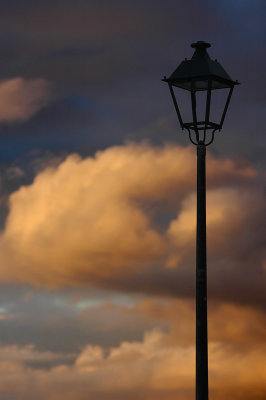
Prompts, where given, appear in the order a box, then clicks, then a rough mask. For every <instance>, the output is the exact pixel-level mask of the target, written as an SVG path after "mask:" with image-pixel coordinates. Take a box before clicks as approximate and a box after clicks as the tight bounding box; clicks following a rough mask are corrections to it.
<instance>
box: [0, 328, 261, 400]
mask: <svg viewBox="0 0 266 400" xmlns="http://www.w3.org/2000/svg"><path fill="white" fill-rule="evenodd" d="M209 350H210V351H209V352H210V359H209V368H210V392H211V394H212V395H215V396H216V397H217V398H221V394H222V395H223V396H228V395H229V393H230V398H231V399H232V400H238V399H239V394H240V392H241V394H242V398H243V399H248V398H250V397H249V396H252V398H253V399H254V400H261V399H262V398H263V393H264V394H265V383H264V382H265V368H264V357H263V353H262V351H261V350H259V349H257V350H253V351H250V352H247V353H239V352H232V351H231V349H230V348H228V347H227V346H225V345H223V344H221V343H214V342H213V343H210V346H209ZM2 353H3V354H4V357H3V358H2V359H1V363H0V370H1V384H0V391H2V392H3V391H4V392H5V393H6V394H8V395H9V396H12V395H13V396H16V395H18V393H19V394H20V398H22V399H24V398H28V399H31V398H32V399H33V398H36V397H38V398H40V399H41V400H42V399H45V400H55V399H59V398H62V397H64V398H66V399H68V400H72V399H76V398H79V399H85V398H91V397H93V398H95V399H97V400H98V399H107V398H108V399H110V398H111V399H117V400H119V399H122V398H125V396H126V397H127V398H130V399H131V398H132V399H133V398H137V399H139V400H149V399H151V398H155V399H157V398H158V399H159V398H162V397H163V398H164V399H166V400H172V399H173V398H174V396H175V398H179V399H182V400H191V399H192V398H193V396H194V367H195V365H194V364H195V348H194V346H177V345H169V344H168V345H167V344H165V342H164V334H163V333H162V332H160V331H158V330H153V331H150V332H146V333H145V335H144V338H143V340H142V341H135V342H128V341H124V342H122V343H120V345H119V346H117V347H113V348H111V349H110V350H109V351H108V352H107V353H106V352H105V351H104V349H103V348H102V347H100V346H91V345H87V346H86V347H85V348H84V349H83V350H82V351H81V352H80V354H79V355H78V356H77V357H76V359H75V362H74V363H73V364H72V365H71V366H69V365H67V364H65V363H64V362H63V363H62V364H61V365H59V366H56V367H53V368H50V369H48V370H45V369H34V368H32V367H29V366H27V365H26V363H25V361H26V360H27V354H28V357H29V359H30V360H31V359H35V360H36V359H38V358H39V359H41V360H43V359H46V358H47V357H48V358H49V357H52V356H51V355H50V354H47V353H44V354H42V352H40V351H37V350H35V349H34V348H33V347H31V346H28V347H26V348H21V349H18V352H17V359H15V358H14V353H13V349H11V353H12V357H11V358H12V360H11V361H8V360H7V359H6V357H8V353H9V349H5V348H3V352H2ZM251 365H252V368H250V366H251ZM128 396H129V397H128ZM219 396H220V397H219Z"/></svg>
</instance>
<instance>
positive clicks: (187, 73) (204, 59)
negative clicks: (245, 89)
mask: <svg viewBox="0 0 266 400" xmlns="http://www.w3.org/2000/svg"><path fill="white" fill-rule="evenodd" d="M210 46H211V45H210V44H209V43H206V42H202V41H199V42H197V43H192V45H191V47H193V48H194V49H195V52H194V54H193V56H192V58H191V60H187V59H185V60H184V61H182V62H181V64H180V65H179V66H178V67H177V68H176V70H175V71H174V72H173V73H172V75H170V77H169V78H166V77H164V79H163V81H164V82H167V83H168V85H169V89H170V92H171V95H172V99H173V102H174V106H175V109H176V112H177V116H178V119H179V122H180V125H181V128H182V129H184V128H185V129H187V130H188V133H189V137H190V140H191V141H192V142H193V143H194V144H199V143H200V142H203V143H204V144H205V145H209V144H210V143H211V142H212V141H213V138H214V133H215V131H217V130H219V131H220V130H221V129H222V126H223V122H224V118H225V115H226V112H227V108H228V106H229V102H230V99H231V96H232V93H233V89H234V86H235V85H237V84H238V81H233V80H232V79H231V78H230V76H229V75H228V74H227V72H226V71H225V70H224V68H223V67H222V66H221V64H220V63H219V62H218V61H217V60H211V58H210V57H209V55H208V53H207V50H206V49H207V48H209V47H210ZM178 90H179V91H180V90H186V91H189V92H190V97H191V110H192V115H191V120H188V121H185V120H184V116H182V115H181V111H180V106H179V101H178ZM217 90H219V91H221V90H222V91H223V95H224V105H223V107H222V109H221V110H220V118H219V119H218V121H217V119H216V121H215V120H214V117H213V116H212V110H211V101H212V97H213V96H215V94H216V93H215V92H216V91H217ZM199 95H200V96H199ZM202 95H205V99H204V96H202ZM199 97H200V99H199ZM219 99H220V96H219ZM203 101H204V103H205V104H203V105H202V104H200V106H201V109H202V111H204V112H203V113H202V115H201V116H199V115H198V113H197V108H198V107H199V102H201V103H202V102H203ZM215 111H217V110H215ZM191 130H193V131H194V132H195V139H194V138H193V139H192V135H191ZM208 131H211V135H210V137H209V138H208V139H207V133H208Z"/></svg>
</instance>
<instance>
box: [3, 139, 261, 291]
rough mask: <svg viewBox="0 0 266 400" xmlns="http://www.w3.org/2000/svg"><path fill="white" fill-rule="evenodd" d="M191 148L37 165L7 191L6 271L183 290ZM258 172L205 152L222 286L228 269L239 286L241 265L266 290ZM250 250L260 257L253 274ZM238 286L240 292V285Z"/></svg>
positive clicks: (119, 151)
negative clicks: (27, 179)
mask: <svg viewBox="0 0 266 400" xmlns="http://www.w3.org/2000/svg"><path fill="white" fill-rule="evenodd" d="M193 150H194V149H192V148H190V147H187V148H182V147H178V146H175V145H166V146H165V147H163V148H159V147H157V148H156V147H152V146H150V145H148V144H140V145H136V144H127V145H124V146H119V147H112V148H109V149H107V150H105V151H102V152H98V153H96V155H95V157H94V158H85V159H81V158H80V157H79V156H78V155H71V156H69V157H68V158H67V159H66V160H65V161H64V162H62V163H61V164H60V165H59V166H56V167H49V168H47V169H45V170H44V171H43V172H40V173H39V174H38V175H37V176H36V178H35V180H34V182H33V183H32V184H31V185H29V186H24V187H21V188H20V189H19V190H18V191H16V192H14V193H13V194H12V195H11V196H10V211H9V215H8V217H7V221H6V226H5V229H4V232H3V234H2V236H1V238H0V247H1V257H2V262H1V270H0V276H1V279H3V280H7V281H20V282H28V283H31V284H33V285H37V286H45V287H58V286H69V285H88V286H94V287H102V288H106V287H109V288H118V289H123V290H134V291H136V290H143V291H144V292H149V290H153V291H154V292H158V291H160V290H165V292H167V291H169V288H170V287H171V285H177V286H172V289H171V290H172V291H174V290H175V293H180V294H184V293H185V292H184V290H187V289H186V288H191V282H192V279H193V275H192V274H193V273H194V269H193V270H192V268H191V264H192V263H193V264H194V237H195V233H194V230H195V206H194V204H195V195H194V191H195V172H196V171H195V154H194V151H193ZM256 179H257V173H256V171H255V170H254V169H253V168H252V167H251V166H250V165H244V164H243V165H237V164H236V163H234V162H233V161H231V160H222V159H215V158H213V157H212V156H211V155H208V188H209V194H208V232H209V245H208V246H209V247H208V250H209V254H210V260H211V261H213V260H215V261H216V262H215V263H214V261H213V268H212V269H211V273H210V279H211V281H212V280H213V282H215V277H216V278H217V276H218V277H219V280H218V282H219V285H220V286H219V290H220V292H219V290H217V288H216V292H217V293H218V294H219V293H220V294H221V293H222V292H224V287H223V283H224V279H227V278H228V277H232V288H233V289H234V290H235V289H236V287H240V288H242V287H243V286H241V285H242V283H241V282H239V273H240V271H241V269H242V270H243V268H244V270H245V273H246V274H247V280H245V279H243V278H242V279H243V282H244V283H243V284H244V285H251V288H253V289H254V288H255V286H256V285H258V286H257V289H256V290H257V293H259V294H260V296H263V291H262V288H261V285H262V281H261V272H260V271H261V259H262V258H263V252H262V250H261V240H262V224H261V218H260V217H259V216H260V215H261V214H260V212H262V209H263V204H264V203H263V201H262V198H261V195H260V192H259V190H258V189H257V188H256V187H255V183H256ZM251 205H252V206H253V207H252V208H251ZM250 229H252V230H253V231H254V235H253V237H252V239H250V235H249V232H250ZM251 246H252V247H253V248H252V247H251ZM236 249H237V251H235V250H236ZM247 252H249V254H250V258H252V259H253V262H254V261H255V262H256V263H257V265H256V267H255V269H254V268H253V272H254V270H256V273H255V274H254V276H253V278H251V273H250V272H248V271H249V268H250V261H251V260H250V258H247V257H246V256H245V255H246V253H247ZM244 256H245V257H246V258H245V259H244V260H242V259H241V257H244ZM230 258H231V259H230ZM221 271H223V274H224V277H223V276H222V274H221ZM234 274H235V275H234ZM236 276H238V282H236V281H235V280H234V279H235V277H236ZM230 279H231V278H230ZM162 282H164V284H163V285H162ZM189 282H190V283H189ZM169 285H170V286H169ZM216 285H217V283H216ZM239 285H240V286H239ZM184 288H185V289H184ZM177 289H178V290H177ZM171 290H170V292H168V293H171ZM176 290H177V291H176ZM179 290H180V292H179ZM214 292H215V291H214ZM238 292H239V293H237V291H235V293H237V294H236V295H235V297H236V298H237V297H238V295H240V294H241V293H242V289H239V290H238ZM249 293H250V292H249ZM187 294H188V293H187ZM190 295H192V293H191V294H190ZM231 296H232V294H231Z"/></svg>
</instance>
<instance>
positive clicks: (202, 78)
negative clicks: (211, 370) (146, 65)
mask: <svg viewBox="0 0 266 400" xmlns="http://www.w3.org/2000/svg"><path fill="white" fill-rule="evenodd" d="M191 47H192V48H194V49H195V52H194V54H193V56H192V58H191V60H187V59H185V60H184V61H182V62H181V64H180V65H179V66H178V67H177V68H176V70H175V71H174V72H173V73H172V74H171V75H170V77H169V78H166V77H164V79H163V81H164V82H166V83H168V86H169V89H170V93H171V96H172V99H173V103H174V106H175V109H176V113H177V116H178V119H179V123H180V125H181V128H182V130H184V129H185V130H186V131H187V132H188V136H189V139H190V141H191V142H192V143H193V144H194V145H196V146H197V233H196V400H208V336H207V257H206V169H205V156H206V146H209V145H210V144H211V143H212V142H213V140H214V135H215V132H217V131H221V129H222V126H223V122H224V119H225V115H226V112H227V109H228V106H229V102H230V99H231V96H232V93H233V89H234V86H235V85H237V84H238V81H233V80H232V79H231V78H230V76H229V75H228V74H227V73H226V71H225V70H224V68H223V67H222V66H221V64H220V63H218V62H217V60H211V58H210V57H209V55H208V53H207V48H209V47H210V44H209V43H206V42H203V41H199V42H197V43H193V44H192V45H191ZM218 89H219V90H218ZM184 91H185V92H186V93H187V94H188V95H190V96H189V97H190V104H191V105H190V107H191V111H192V112H191V116H190V117H185V118H186V119H187V120H185V119H184V117H183V116H182V113H181V107H180V106H183V108H184V106H185V104H184V101H182V102H181V103H180V99H181V95H182V93H184ZM216 94H219V96H218V97H219V100H220V101H221V100H222V98H221V95H224V98H223V100H224V103H223V107H222V110H221V113H220V114H219V117H218V118H217V117H215V116H214V115H213V114H214V111H216V110H213V109H211V101H212V100H213V99H214V98H215V96H216ZM200 109H201V110H200ZM200 112H201V114H202V115H199V114H200Z"/></svg>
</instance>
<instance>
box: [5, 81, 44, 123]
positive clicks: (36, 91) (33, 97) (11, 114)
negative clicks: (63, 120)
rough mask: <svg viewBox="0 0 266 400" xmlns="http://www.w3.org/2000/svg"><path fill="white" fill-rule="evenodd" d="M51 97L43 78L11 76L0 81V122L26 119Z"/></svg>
mask: <svg viewBox="0 0 266 400" xmlns="http://www.w3.org/2000/svg"><path fill="white" fill-rule="evenodd" d="M50 98H51V93H50V84H49V83H48V82H47V81H46V80H45V79H41V78H39V79H23V78H13V79H8V80H6V81H2V82H1V83H0V122H7V123H10V122H19V121H26V120H27V119H29V118H30V117H32V116H33V115H34V114H36V113H37V112H38V111H39V110H40V109H41V108H43V107H44V106H46V104H47V103H48V101H49V100H50Z"/></svg>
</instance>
